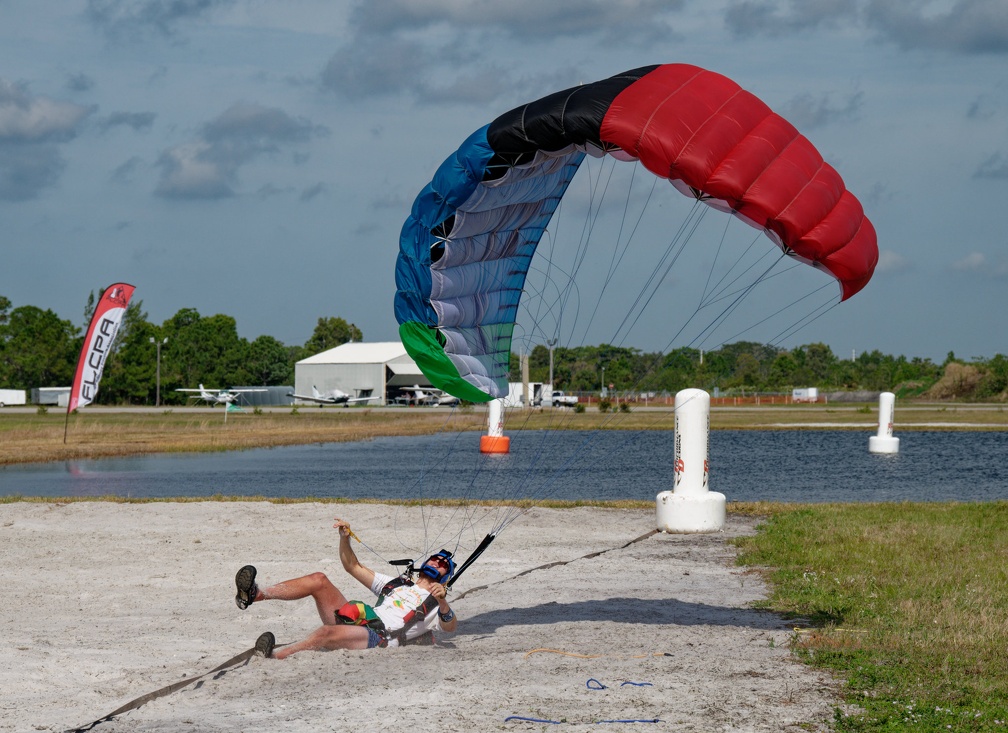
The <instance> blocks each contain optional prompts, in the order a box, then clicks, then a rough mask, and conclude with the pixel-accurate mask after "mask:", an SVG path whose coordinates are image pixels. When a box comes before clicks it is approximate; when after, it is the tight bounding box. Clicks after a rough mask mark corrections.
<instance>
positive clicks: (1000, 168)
mask: <svg viewBox="0 0 1008 733" xmlns="http://www.w3.org/2000/svg"><path fill="white" fill-rule="evenodd" d="M973 177H974V178H995V179H1000V180H1008V155H1004V154H1002V153H994V154H993V155H991V156H990V157H989V158H987V159H986V160H985V161H984V162H983V163H981V164H980V167H979V168H977V169H976V172H975V173H974V174H973Z"/></svg>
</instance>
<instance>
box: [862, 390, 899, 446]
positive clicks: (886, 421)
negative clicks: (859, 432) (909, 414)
mask: <svg viewBox="0 0 1008 733" xmlns="http://www.w3.org/2000/svg"><path fill="white" fill-rule="evenodd" d="M895 404H896V395H894V394H893V393H892V392H883V393H882V394H880V395H879V398H878V435H873V436H871V437H870V438H868V452H869V453H899V438H894V437H893V434H892V431H893V427H892V426H893V411H894V405H895Z"/></svg>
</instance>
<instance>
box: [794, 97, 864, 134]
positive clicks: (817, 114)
mask: <svg viewBox="0 0 1008 733" xmlns="http://www.w3.org/2000/svg"><path fill="white" fill-rule="evenodd" d="M863 103H864V92H856V93H855V94H851V95H850V96H848V97H847V98H846V99H844V100H841V101H840V102H839V103H835V102H834V101H833V100H832V99H831V96H830V95H828V94H824V95H822V96H820V97H814V96H812V95H811V94H801V95H799V96H797V97H795V98H793V99H792V100H791V101H790V102H787V103H786V104H785V105H783V107H782V108H781V114H782V115H783V116H784V117H785V118H786V119H788V120H790V121H791V122H792V123H793V124H794V126H795V127H797V128H798V129H799V130H811V129H814V128H816V127H823V126H825V125H829V124H831V123H834V122H851V121H853V120H856V119H858V117H859V114H860V112H861V106H862V104H863Z"/></svg>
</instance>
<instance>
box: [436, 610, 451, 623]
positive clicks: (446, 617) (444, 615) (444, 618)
mask: <svg viewBox="0 0 1008 733" xmlns="http://www.w3.org/2000/svg"><path fill="white" fill-rule="evenodd" d="M438 618H439V619H441V620H442V621H444V622H445V623H448V622H449V621H451V620H452V619H453V618H455V612H454V611H453V610H451V609H450V608H449V609H448V613H441V612H440V611H438Z"/></svg>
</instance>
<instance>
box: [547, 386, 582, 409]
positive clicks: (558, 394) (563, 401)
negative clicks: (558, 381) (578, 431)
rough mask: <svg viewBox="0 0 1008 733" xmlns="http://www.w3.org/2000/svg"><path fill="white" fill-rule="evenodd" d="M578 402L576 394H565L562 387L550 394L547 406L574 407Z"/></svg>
mask: <svg viewBox="0 0 1008 733" xmlns="http://www.w3.org/2000/svg"><path fill="white" fill-rule="evenodd" d="M577 403H578V398H577V395H576V394H567V393H566V392H564V391H563V390H562V389H555V390H553V393H552V394H551V395H550V402H549V405H547V407H549V406H550V405H552V406H553V407H574V406H575V405H577Z"/></svg>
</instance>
